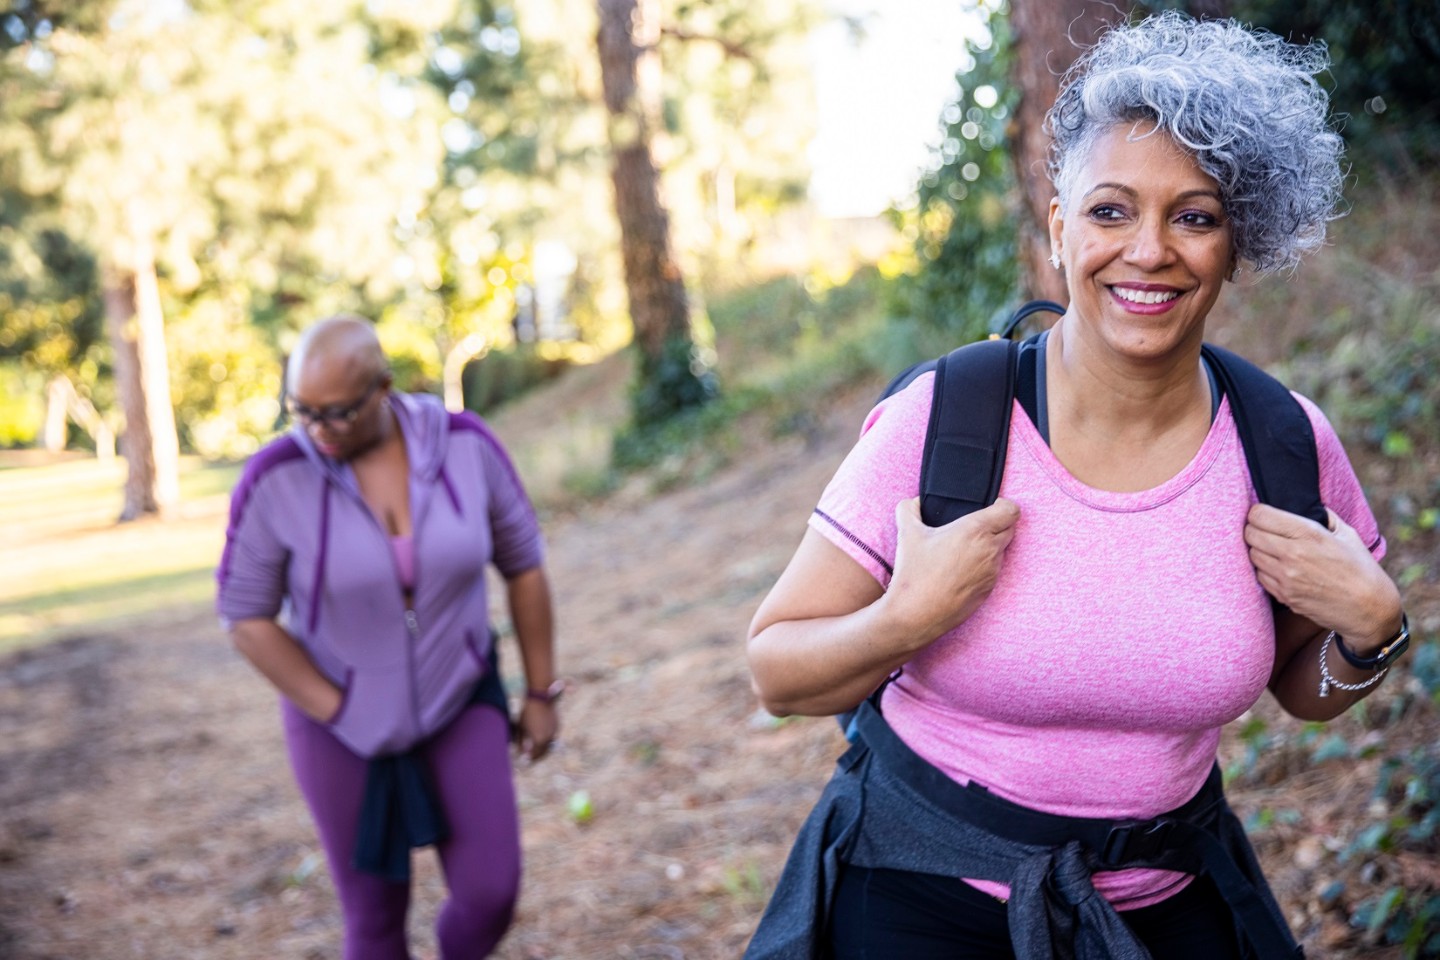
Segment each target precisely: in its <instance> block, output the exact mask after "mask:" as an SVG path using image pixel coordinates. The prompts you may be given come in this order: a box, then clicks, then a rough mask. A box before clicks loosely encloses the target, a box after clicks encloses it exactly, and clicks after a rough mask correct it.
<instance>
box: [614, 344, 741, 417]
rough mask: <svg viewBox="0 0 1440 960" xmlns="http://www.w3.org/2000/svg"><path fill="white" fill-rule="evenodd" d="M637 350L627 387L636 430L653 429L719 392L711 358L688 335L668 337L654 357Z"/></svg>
mask: <svg viewBox="0 0 1440 960" xmlns="http://www.w3.org/2000/svg"><path fill="white" fill-rule="evenodd" d="M637 352H638V355H637V358H636V359H637V361H638V362H637V364H636V371H637V373H636V377H635V382H634V383H633V384H632V385H631V388H630V390H631V408H632V410H633V412H634V428H633V429H634V430H636V431H640V432H644V431H647V430H651V429H654V428H655V427H656V426H657V425H659V424H662V423H664V422H665V421H666V420H669V419H671V418H672V417H675V416H678V415H681V414H684V413H685V412H686V411H690V410H693V409H695V408H697V407H703V406H704V405H705V404H707V403H709V402H710V401H711V400H713V399H715V397H716V396H717V395H718V394H719V392H720V382H719V380H718V378H717V377H716V374H715V365H714V362H713V359H712V358H711V357H709V356H707V353H708V351H707V350H706V349H705V347H704V345H703V344H700V343H697V342H696V341H695V340H693V339H691V338H690V337H689V336H686V335H684V334H675V335H672V336H670V337H668V338H667V339H666V340H665V343H664V345H663V346H662V347H661V350H660V356H658V357H655V358H651V357H648V356H646V355H645V354H644V353H643V351H637Z"/></svg>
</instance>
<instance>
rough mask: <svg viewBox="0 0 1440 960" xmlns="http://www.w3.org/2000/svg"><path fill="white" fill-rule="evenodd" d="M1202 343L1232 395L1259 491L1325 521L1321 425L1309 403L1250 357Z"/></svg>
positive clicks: (1232, 408)
mask: <svg viewBox="0 0 1440 960" xmlns="http://www.w3.org/2000/svg"><path fill="white" fill-rule="evenodd" d="M1202 349H1203V351H1204V354H1205V357H1206V359H1207V360H1209V361H1210V366H1211V369H1213V370H1214V371H1215V376H1216V379H1218V380H1219V381H1220V385H1221V387H1222V388H1223V389H1224V391H1225V395H1226V396H1228V397H1229V398H1230V412H1231V415H1232V416H1233V417H1234V418H1235V429H1236V431H1237V432H1238V433H1239V434H1240V444H1241V446H1242V447H1244V449H1245V462H1246V463H1247V464H1248V465H1249V467H1250V479H1251V482H1252V483H1253V484H1254V485H1255V496H1256V497H1258V498H1259V500H1260V502H1261V503H1266V504H1269V505H1270V506H1272V507H1279V508H1280V509H1281V510H1286V511H1288V512H1290V513H1296V514H1299V515H1300V516H1302V517H1308V518H1309V519H1311V520H1314V521H1315V522H1316V523H1319V524H1321V525H1325V524H1326V523H1327V522H1328V518H1327V516H1326V513H1325V505H1324V504H1323V503H1321V502H1320V461H1319V456H1318V454H1317V453H1316V448H1315V431H1314V429H1313V428H1312V427H1311V426H1310V418H1309V417H1308V416H1306V415H1305V408H1304V407H1302V406H1300V401H1298V400H1296V399H1295V397H1294V396H1293V395H1292V394H1291V393H1290V391H1289V390H1288V389H1286V387H1285V385H1284V384H1282V383H1281V382H1280V381H1278V380H1276V379H1275V378H1274V377H1272V376H1270V375H1269V374H1268V373H1266V372H1265V371H1263V370H1261V369H1260V368H1259V367H1257V366H1255V365H1254V364H1252V363H1250V362H1249V361H1248V360H1245V359H1242V358H1241V357H1238V356H1236V355H1235V354H1233V353H1231V352H1229V351H1228V350H1223V349H1221V348H1219V347H1214V346H1211V345H1210V344H1206V345H1205V346H1204V347H1203V348H1202Z"/></svg>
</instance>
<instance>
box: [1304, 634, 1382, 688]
mask: <svg viewBox="0 0 1440 960" xmlns="http://www.w3.org/2000/svg"><path fill="white" fill-rule="evenodd" d="M1334 641H1335V631H1334V630H1331V631H1330V635H1329V636H1327V637H1326V638H1325V643H1324V644H1322V645H1321V647H1320V696H1322V697H1328V696H1330V688H1331V687H1334V688H1335V689H1336V690H1364V689H1365V688H1366V687H1368V686H1372V685H1373V684H1377V683H1379V682H1380V678H1381V677H1383V676H1385V674H1387V673H1389V672H1390V668H1389V667H1386V668H1385V669H1384V670H1381V671H1380V672H1379V673H1377V674H1375V676H1373V677H1371V678H1370V679H1369V680H1366V681H1365V682H1364V683H1341V682H1340V681H1339V680H1336V679H1335V678H1334V677H1332V676H1331V675H1330V665H1329V664H1327V663H1326V662H1325V660H1326V658H1327V657H1328V655H1329V653H1330V644H1331V643H1333V642H1334Z"/></svg>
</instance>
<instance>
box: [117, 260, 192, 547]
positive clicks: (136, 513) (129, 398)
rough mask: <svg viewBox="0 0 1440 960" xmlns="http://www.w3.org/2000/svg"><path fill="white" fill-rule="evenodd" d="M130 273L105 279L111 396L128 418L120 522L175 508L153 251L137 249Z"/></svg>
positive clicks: (171, 421)
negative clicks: (112, 380)
mask: <svg viewBox="0 0 1440 960" xmlns="http://www.w3.org/2000/svg"><path fill="white" fill-rule="evenodd" d="M130 259H131V262H132V263H133V266H132V267H130V268H128V269H127V268H120V267H116V266H113V265H112V266H111V267H109V268H107V269H106V271H105V280H104V303H105V327H106V330H107V332H108V333H109V337H110V345H111V349H112V351H113V353H114V360H115V392H116V393H117V394H118V396H119V398H120V408H121V410H122V412H123V413H124V414H125V431H124V434H123V435H122V437H121V442H120V447H121V451H122V452H123V453H124V455H125V461H126V464H127V468H128V469H127V471H126V476H125V502H124V506H123V507H122V508H121V511H120V519H121V520H122V521H127V520H135V519H138V518H140V517H142V516H146V515H149V514H158V513H161V512H162V511H164V510H165V509H167V508H169V507H171V506H173V505H174V504H175V503H176V502H178V500H179V492H180V483H179V461H180V455H179V441H178V438H177V437H176V433H175V413H174V408H173V407H172V406H171V403H170V371H169V363H168V362H167V360H166V356H165V325H164V317H163V316H162V314H161V311H160V296H159V289H158V287H157V285H156V279H155V262H154V258H153V250H151V248H150V247H148V246H147V245H145V244H136V245H135V246H134V247H133V248H132V257H131V258H130Z"/></svg>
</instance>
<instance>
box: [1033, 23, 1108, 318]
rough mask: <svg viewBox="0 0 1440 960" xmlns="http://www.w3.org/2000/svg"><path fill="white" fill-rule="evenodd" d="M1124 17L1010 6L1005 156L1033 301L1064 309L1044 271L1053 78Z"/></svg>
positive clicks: (1059, 291) (1055, 275) (1056, 277)
mask: <svg viewBox="0 0 1440 960" xmlns="http://www.w3.org/2000/svg"><path fill="white" fill-rule="evenodd" d="M1122 19H1124V12H1123V11H1121V10H1119V9H1117V8H1116V7H1114V6H1111V5H1110V4H1108V3H1097V2H1094V0H1011V3H1010V31H1011V37H1012V43H1013V47H1012V58H1011V61H1010V62H1011V67H1010V72H1011V81H1012V82H1013V83H1014V84H1015V87H1016V89H1018V90H1019V91H1020V104H1019V106H1018V107H1017V108H1016V111H1015V127H1014V129H1015V131H1016V134H1015V137H1014V139H1013V142H1012V149H1011V152H1010V156H1011V162H1012V163H1013V164H1014V165H1015V179H1016V182H1017V183H1019V184H1020V189H1021V192H1022V193H1023V195H1024V198H1025V209H1026V210H1027V211H1028V213H1029V216H1028V217H1025V218H1022V220H1021V222H1020V229H1019V237H1018V240H1019V247H1020V283H1021V286H1022V287H1023V288H1024V289H1026V290H1027V291H1029V294H1030V296H1032V297H1044V298H1045V299H1047V300H1056V301H1059V302H1060V303H1065V302H1066V301H1067V300H1068V299H1069V295H1068V294H1067V293H1066V291H1065V278H1064V276H1063V275H1062V274H1061V273H1060V272H1059V271H1058V270H1056V269H1055V268H1054V267H1053V266H1051V265H1050V228H1049V220H1050V199H1051V197H1053V196H1054V195H1055V190H1054V188H1053V187H1052V185H1051V183H1050V178H1049V175H1048V173H1047V163H1048V160H1049V154H1048V151H1049V149H1050V135H1049V134H1048V133H1046V132H1045V126H1044V124H1045V112H1046V111H1047V110H1049V109H1050V106H1051V105H1052V104H1053V103H1054V102H1055V97H1056V95H1057V94H1058V93H1059V92H1060V78H1061V77H1062V76H1063V75H1064V73H1065V71H1066V70H1068V69H1069V68H1070V65H1071V64H1072V63H1074V62H1075V58H1076V57H1077V56H1079V54H1080V52H1081V51H1082V50H1083V49H1084V48H1086V47H1089V46H1090V45H1091V44H1093V43H1094V42H1095V40H1096V39H1097V38H1098V37H1099V36H1100V33H1101V32H1102V31H1103V30H1104V29H1105V27H1106V26H1108V25H1109V24H1111V23H1114V22H1115V21H1117V20H1122Z"/></svg>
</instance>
